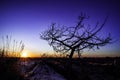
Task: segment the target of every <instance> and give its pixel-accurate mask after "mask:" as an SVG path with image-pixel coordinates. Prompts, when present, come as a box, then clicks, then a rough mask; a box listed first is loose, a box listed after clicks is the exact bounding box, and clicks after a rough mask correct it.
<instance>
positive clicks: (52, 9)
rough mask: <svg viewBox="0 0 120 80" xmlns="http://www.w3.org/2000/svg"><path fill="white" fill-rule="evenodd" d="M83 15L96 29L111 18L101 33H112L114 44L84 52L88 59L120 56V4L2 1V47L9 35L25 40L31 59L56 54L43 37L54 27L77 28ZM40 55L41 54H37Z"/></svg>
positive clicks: (98, 0) (108, 1)
mask: <svg viewBox="0 0 120 80" xmlns="http://www.w3.org/2000/svg"><path fill="white" fill-rule="evenodd" d="M81 12H83V13H85V14H86V15H88V16H90V19H89V20H88V23H85V24H86V25H87V24H90V25H91V27H94V26H95V24H96V23H97V22H100V23H102V22H103V21H104V19H105V17H106V16H107V15H108V16H109V18H108V20H107V22H106V24H105V26H104V28H103V30H102V31H101V32H100V35H101V36H106V35H108V33H111V35H112V39H113V43H112V44H108V45H107V46H104V47H101V49H100V50H96V51H92V50H90V51H88V50H85V52H84V55H87V56H88V55H89V56H94V55H98V56H120V50H119V49H120V31H119V30H120V22H119V21H120V6H119V0H0V44H1V46H0V47H2V39H1V38H2V36H6V35H10V36H12V38H13V39H16V40H18V41H20V40H22V41H23V42H24V44H25V50H26V51H27V52H28V53H32V55H36V54H37V53H54V51H53V49H52V47H50V46H49V45H48V43H47V41H44V40H42V39H40V35H39V34H40V33H41V32H43V31H44V30H46V29H47V28H48V27H49V26H50V25H51V23H53V22H55V23H57V24H60V25H66V26H74V25H75V24H76V23H77V18H78V16H79V15H80V14H81ZM37 55H38V54H37Z"/></svg>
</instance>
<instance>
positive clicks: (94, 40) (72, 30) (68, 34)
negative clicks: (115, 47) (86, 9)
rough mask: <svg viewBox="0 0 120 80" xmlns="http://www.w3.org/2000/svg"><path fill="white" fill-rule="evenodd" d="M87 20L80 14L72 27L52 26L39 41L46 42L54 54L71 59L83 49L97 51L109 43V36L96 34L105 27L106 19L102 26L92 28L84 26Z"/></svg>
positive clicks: (41, 35)
mask: <svg viewBox="0 0 120 80" xmlns="http://www.w3.org/2000/svg"><path fill="white" fill-rule="evenodd" d="M85 19H88V17H87V16H86V15H85V14H81V15H80V16H79V19H78V23H77V24H76V26H74V27H67V26H60V25H56V24H54V23H53V24H52V25H51V26H50V27H49V28H48V30H46V31H44V32H43V33H41V34H40V37H41V39H43V40H46V41H48V43H49V45H50V46H52V47H53V49H54V50H55V51H56V52H61V53H69V54H70V55H69V58H70V59H72V57H73V54H74V53H78V56H81V53H82V52H83V50H84V49H86V48H88V49H99V47H101V46H105V45H106V44H108V43H110V41H111V36H110V34H109V35H108V36H107V37H105V38H104V37H100V36H99V35H98V32H100V31H101V29H102V28H103V26H104V25H105V23H106V21H107V18H105V20H104V22H103V23H102V24H99V23H97V24H96V26H95V27H94V28H91V26H90V25H88V26H85V25H84V21H85Z"/></svg>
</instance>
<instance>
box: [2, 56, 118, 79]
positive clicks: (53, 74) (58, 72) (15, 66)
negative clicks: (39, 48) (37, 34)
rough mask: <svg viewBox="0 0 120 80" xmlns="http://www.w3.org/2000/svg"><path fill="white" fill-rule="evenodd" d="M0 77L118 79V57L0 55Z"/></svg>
mask: <svg viewBox="0 0 120 80" xmlns="http://www.w3.org/2000/svg"><path fill="white" fill-rule="evenodd" d="M0 80H120V58H119V57H116V58H109V57H108V58H82V59H73V60H72V61H70V60H69V59H67V58H21V59H16V58H0Z"/></svg>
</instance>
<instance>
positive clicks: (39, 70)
mask: <svg viewBox="0 0 120 80" xmlns="http://www.w3.org/2000/svg"><path fill="white" fill-rule="evenodd" d="M21 63H22V64H21V65H22V71H21V72H22V74H24V76H25V79H27V80H66V79H65V78H64V77H63V76H62V75H60V74H59V73H57V72H55V71H54V69H52V68H51V67H49V66H48V65H47V64H45V63H43V62H39V63H37V64H36V65H35V63H36V62H35V61H25V62H21ZM33 65H34V66H33ZM31 66H33V68H31V70H29V68H30V67H31ZM28 70H29V71H28Z"/></svg>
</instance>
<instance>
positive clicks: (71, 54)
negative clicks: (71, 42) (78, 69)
mask: <svg viewBox="0 0 120 80" xmlns="http://www.w3.org/2000/svg"><path fill="white" fill-rule="evenodd" d="M74 51H75V50H74V49H73V50H72V51H71V53H70V56H69V58H70V59H72V57H73V54H74Z"/></svg>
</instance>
